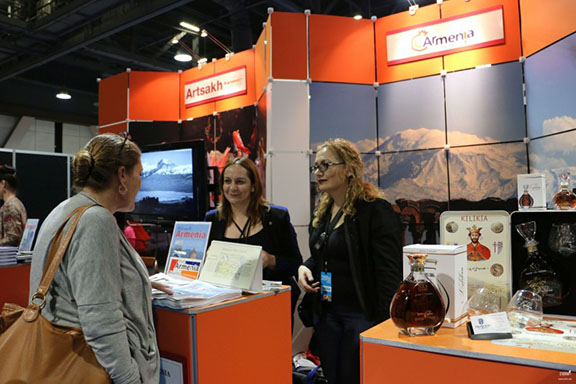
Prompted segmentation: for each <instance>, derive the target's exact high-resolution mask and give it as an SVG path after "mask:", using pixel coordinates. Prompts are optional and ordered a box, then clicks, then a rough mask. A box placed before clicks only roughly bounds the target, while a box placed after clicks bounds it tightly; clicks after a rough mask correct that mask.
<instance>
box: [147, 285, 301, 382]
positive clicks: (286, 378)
mask: <svg viewBox="0 0 576 384" xmlns="http://www.w3.org/2000/svg"><path fill="white" fill-rule="evenodd" d="M154 318H155V324H156V333H157V336H158V347H159V349H160V354H161V356H162V357H163V358H164V359H168V360H170V361H169V362H168V363H169V364H171V365H172V362H175V365H176V366H182V368H183V369H182V372H183V377H184V380H183V381H182V382H183V383H188V384H222V383H255V384H257V383H262V384H264V383H271V382H273V383H277V384H290V383H292V367H291V356H292V345H291V342H292V336H291V322H290V288H288V287H286V286H283V287H282V288H281V289H280V291H279V292H271V291H265V292H262V293H259V294H255V295H247V296H243V297H242V298H239V299H235V300H231V301H227V302H223V303H218V304H214V305H209V306H205V307H198V308H191V309H186V310H171V309H166V308H160V307H155V308H154Z"/></svg>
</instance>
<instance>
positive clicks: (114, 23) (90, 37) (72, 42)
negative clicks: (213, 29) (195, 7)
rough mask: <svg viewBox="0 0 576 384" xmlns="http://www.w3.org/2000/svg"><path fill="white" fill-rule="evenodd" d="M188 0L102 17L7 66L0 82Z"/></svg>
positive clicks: (161, 0)
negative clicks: (55, 44) (40, 53)
mask: <svg viewBox="0 0 576 384" xmlns="http://www.w3.org/2000/svg"><path fill="white" fill-rule="evenodd" d="M191 1H193V0H149V1H147V2H144V3H142V4H141V5H140V6H138V7H134V8H133V9H131V10H130V11H129V12H127V13H126V14H125V15H122V16H120V17H113V18H110V19H109V20H106V18H104V17H103V18H102V20H104V22H102V23H101V24H99V25H97V26H95V27H93V28H84V33H77V34H74V36H72V37H71V38H69V39H67V40H65V41H63V42H62V44H60V46H59V47H57V48H55V49H53V50H50V51H48V52H46V54H45V55H44V56H42V57H36V58H30V59H24V60H22V61H20V62H19V63H16V64H13V65H11V66H10V67H9V68H6V69H3V70H2V71H1V72H0V81H4V80H7V79H10V78H12V77H14V76H18V75H19V74H21V73H24V72H26V71H28V70H30V69H32V68H36V67H39V66H41V65H43V64H46V63H48V62H51V61H53V60H56V59H58V58H59V57H62V56H64V55H67V54H69V53H70V52H74V51H75V50H77V49H80V48H84V47H86V46H88V45H90V44H93V43H95V42H97V41H99V40H101V39H103V38H105V37H108V36H111V35H113V34H115V33H118V32H119V31H122V30H125V29H127V28H130V27H132V26H134V25H136V24H139V23H141V22H143V21H145V20H149V19H151V18H153V17H156V16H158V15H160V14H163V13H165V12H168V11H170V10H172V9H175V8H178V7H181V6H183V5H185V4H187V3H189V2H191Z"/></svg>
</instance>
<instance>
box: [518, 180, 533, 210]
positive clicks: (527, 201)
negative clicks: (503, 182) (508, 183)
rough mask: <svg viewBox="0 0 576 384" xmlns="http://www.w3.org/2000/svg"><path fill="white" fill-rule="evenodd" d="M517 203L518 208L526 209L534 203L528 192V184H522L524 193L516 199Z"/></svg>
mask: <svg viewBox="0 0 576 384" xmlns="http://www.w3.org/2000/svg"><path fill="white" fill-rule="evenodd" d="M518 204H519V205H520V209H528V208H532V205H534V199H533V198H532V196H530V193H528V185H524V193H523V194H522V196H520V198H519V199H518Z"/></svg>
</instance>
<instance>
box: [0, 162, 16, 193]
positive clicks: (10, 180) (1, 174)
mask: <svg viewBox="0 0 576 384" xmlns="http://www.w3.org/2000/svg"><path fill="white" fill-rule="evenodd" d="M2 180H6V184H8V187H9V188H10V189H11V190H12V191H13V192H16V191H17V190H18V185H19V184H18V178H17V177H16V169H15V168H13V167H11V166H9V165H7V164H3V165H0V181H2Z"/></svg>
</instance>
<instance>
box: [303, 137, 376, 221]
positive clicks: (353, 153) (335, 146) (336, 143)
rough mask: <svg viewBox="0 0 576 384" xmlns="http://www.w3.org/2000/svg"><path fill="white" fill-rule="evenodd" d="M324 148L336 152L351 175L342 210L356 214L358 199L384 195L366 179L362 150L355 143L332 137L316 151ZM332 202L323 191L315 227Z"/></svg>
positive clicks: (315, 217) (369, 199)
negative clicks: (361, 155) (364, 176)
mask: <svg viewBox="0 0 576 384" xmlns="http://www.w3.org/2000/svg"><path fill="white" fill-rule="evenodd" d="M323 149H329V150H331V151H332V152H334V154H336V156H337V157H338V160H339V161H341V162H344V163H345V165H346V173H347V174H348V175H349V176H348V187H347V189H346V199H345V201H344V205H343V206H342V211H343V212H344V213H345V214H347V215H354V214H355V213H356V209H355V208H354V203H355V202H356V200H357V199H361V200H365V201H373V200H374V199H376V198H378V197H382V191H380V190H379V189H378V188H376V187H375V186H374V185H372V183H369V182H366V181H364V178H363V175H364V163H363V162H362V158H361V157H360V152H359V151H358V149H357V148H356V147H355V146H354V144H352V143H351V142H349V141H348V140H344V139H330V140H328V141H326V142H324V143H322V144H320V145H319V146H318V148H316V152H320V151H321V150H323ZM332 202H333V199H332V197H330V195H329V194H328V193H326V192H323V193H322V194H321V195H320V199H319V202H318V207H317V208H316V210H315V211H314V219H313V220H312V226H313V227H317V226H318V223H319V222H320V220H321V219H322V216H324V213H326V210H327V209H328V207H330V205H331V204H332Z"/></svg>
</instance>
